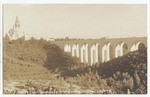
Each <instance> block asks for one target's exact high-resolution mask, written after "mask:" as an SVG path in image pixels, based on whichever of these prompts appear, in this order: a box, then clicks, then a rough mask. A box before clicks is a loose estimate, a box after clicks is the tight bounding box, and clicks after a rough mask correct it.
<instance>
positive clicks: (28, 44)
mask: <svg viewBox="0 0 150 97" xmlns="http://www.w3.org/2000/svg"><path fill="white" fill-rule="evenodd" d="M75 64H79V61H78V59H75V58H72V57H70V55H69V54H66V53H64V52H63V51H62V50H60V49H59V47H58V46H56V45H53V44H51V43H49V42H46V41H44V40H29V41H22V40H16V41H11V42H8V43H5V45H4V79H5V80H8V79H12V80H23V79H41V80H42V79H45V80H46V79H50V78H51V77H50V75H51V74H52V73H59V71H62V70H63V71H65V70H68V69H69V68H71V65H75Z"/></svg>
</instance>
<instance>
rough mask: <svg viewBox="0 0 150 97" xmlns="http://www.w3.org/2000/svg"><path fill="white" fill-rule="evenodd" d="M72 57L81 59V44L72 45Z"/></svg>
mask: <svg viewBox="0 0 150 97" xmlns="http://www.w3.org/2000/svg"><path fill="white" fill-rule="evenodd" d="M72 56H75V57H79V44H73V45H72Z"/></svg>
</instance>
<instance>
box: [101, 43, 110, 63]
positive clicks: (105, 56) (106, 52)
mask: <svg viewBox="0 0 150 97" xmlns="http://www.w3.org/2000/svg"><path fill="white" fill-rule="evenodd" d="M110 47H111V46H110V42H108V43H106V44H105V45H104V46H103V47H102V62H106V61H109V60H110V56H111V54H110V52H111V49H110Z"/></svg>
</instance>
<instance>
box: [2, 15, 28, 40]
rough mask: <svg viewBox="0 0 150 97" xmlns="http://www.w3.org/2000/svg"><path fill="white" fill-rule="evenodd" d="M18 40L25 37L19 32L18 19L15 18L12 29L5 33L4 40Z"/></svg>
mask: <svg viewBox="0 0 150 97" xmlns="http://www.w3.org/2000/svg"><path fill="white" fill-rule="evenodd" d="M19 38H22V39H25V35H24V32H22V31H21V28H20V22H19V20H18V17H16V20H15V23H14V25H13V27H12V28H10V29H9V31H8V33H6V35H5V39H7V40H9V41H11V40H16V39H19Z"/></svg>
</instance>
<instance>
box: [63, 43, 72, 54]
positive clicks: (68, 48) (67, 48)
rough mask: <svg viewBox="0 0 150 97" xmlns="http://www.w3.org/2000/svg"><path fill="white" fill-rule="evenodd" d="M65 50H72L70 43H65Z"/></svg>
mask: <svg viewBox="0 0 150 97" xmlns="http://www.w3.org/2000/svg"><path fill="white" fill-rule="evenodd" d="M64 51H65V52H71V45H70V44H65V46H64Z"/></svg>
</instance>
